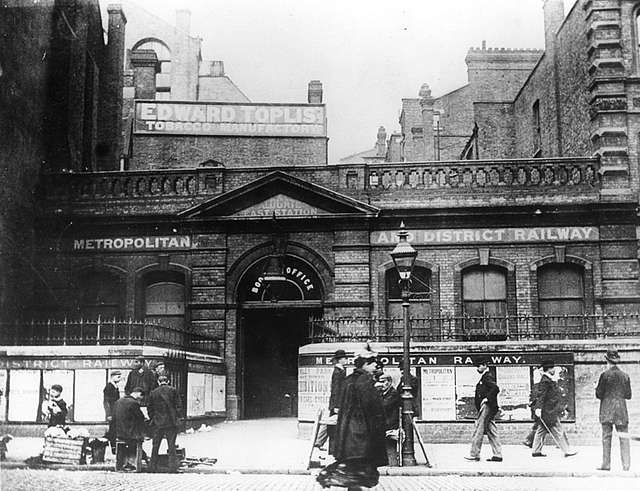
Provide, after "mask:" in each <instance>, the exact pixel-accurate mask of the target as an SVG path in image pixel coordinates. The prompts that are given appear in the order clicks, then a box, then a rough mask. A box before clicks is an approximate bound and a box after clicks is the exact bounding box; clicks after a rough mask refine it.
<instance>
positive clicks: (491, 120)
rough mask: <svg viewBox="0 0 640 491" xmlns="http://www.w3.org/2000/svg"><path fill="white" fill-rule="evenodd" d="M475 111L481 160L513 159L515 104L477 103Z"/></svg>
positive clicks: (474, 106)
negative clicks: (488, 158) (489, 158)
mask: <svg viewBox="0 0 640 491" xmlns="http://www.w3.org/2000/svg"><path fill="white" fill-rule="evenodd" d="M473 111H474V114H475V121H476V123H477V124H478V155H479V158H487V157H489V156H490V157H491V158H495V159H505V158H510V157H512V156H513V154H514V147H515V145H516V134H515V133H516V132H515V127H514V109H513V104H511V103H506V102H475V103H473Z"/></svg>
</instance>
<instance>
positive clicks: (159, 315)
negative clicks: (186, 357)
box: [144, 272, 185, 329]
mask: <svg viewBox="0 0 640 491" xmlns="http://www.w3.org/2000/svg"><path fill="white" fill-rule="evenodd" d="M184 297H185V294H184V277H183V275H181V274H179V273H172V272H163V273H162V274H157V273H155V274H152V275H149V277H148V278H147V281H146V287H145V290H144V318H145V320H148V321H154V322H158V323H159V324H162V325H164V326H168V327H175V328H178V329H182V328H184V324H185V322H184V313H185V308H184V303H185V302H184Z"/></svg>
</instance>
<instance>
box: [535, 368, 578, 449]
mask: <svg viewBox="0 0 640 491" xmlns="http://www.w3.org/2000/svg"><path fill="white" fill-rule="evenodd" d="M533 408H534V412H535V416H536V418H538V419H539V420H540V426H538V429H537V430H536V435H535V437H534V439H533V453H532V454H531V455H532V456H533V457H546V455H545V454H543V453H542V446H543V445H544V439H545V437H546V435H547V434H548V433H550V434H551V436H552V437H553V439H554V441H555V443H556V444H557V445H558V446H559V447H560V449H561V450H562V451H563V452H564V456H565V457H571V456H572V455H575V454H576V453H577V452H576V451H575V450H572V449H571V448H570V446H569V442H568V441H567V437H566V435H565V433H564V430H563V429H562V424H561V423H560V417H561V416H562V413H563V412H564V410H565V408H566V404H565V402H564V397H563V395H562V392H561V390H560V387H559V386H558V383H557V375H556V373H555V367H554V363H553V362H552V361H545V362H544V363H543V364H542V376H541V377H540V382H539V383H538V391H537V394H536V401H535V403H534V405H533Z"/></svg>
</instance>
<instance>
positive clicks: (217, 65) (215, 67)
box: [211, 60, 224, 77]
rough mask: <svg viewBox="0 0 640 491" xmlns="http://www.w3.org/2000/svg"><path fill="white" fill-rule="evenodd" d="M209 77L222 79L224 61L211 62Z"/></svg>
mask: <svg viewBox="0 0 640 491" xmlns="http://www.w3.org/2000/svg"><path fill="white" fill-rule="evenodd" d="M211 76H212V77H224V61H222V60H214V61H212V62H211Z"/></svg>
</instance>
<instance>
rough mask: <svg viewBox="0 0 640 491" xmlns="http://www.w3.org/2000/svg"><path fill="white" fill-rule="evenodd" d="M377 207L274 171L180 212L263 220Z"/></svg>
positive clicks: (364, 212)
mask: <svg viewBox="0 0 640 491" xmlns="http://www.w3.org/2000/svg"><path fill="white" fill-rule="evenodd" d="M378 212H379V210H378V208H376V207H374V206H371V205H369V204H367V203H363V202H361V201H358V200H355V199H353V198H350V197H348V196H345V195H343V194H340V193H337V192H335V191H332V190H330V189H327V188H324V187H322V186H318V185H317V184H313V183H310V182H308V181H304V180H302V179H299V178H297V177H293V176H291V175H289V174H286V173H284V172H280V171H278V172H273V173H271V174H268V175H267V176H265V177H262V178H260V179H257V180H255V181H252V182H250V183H248V184H245V185H244V186H241V187H239V188H237V189H234V190H232V191H229V192H227V193H224V194H222V195H220V196H216V197H215V198H212V199H210V200H208V201H205V202H204V203H201V204H199V205H197V206H194V207H192V208H189V209H188V210H184V211H183V212H181V213H179V215H180V216H185V217H189V218H216V217H217V218H227V219H262V218H272V217H273V216H274V215H275V216H276V218H290V219H295V218H313V217H331V216H336V217H339V216H348V215H361V216H376V215H377V214H378Z"/></svg>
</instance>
